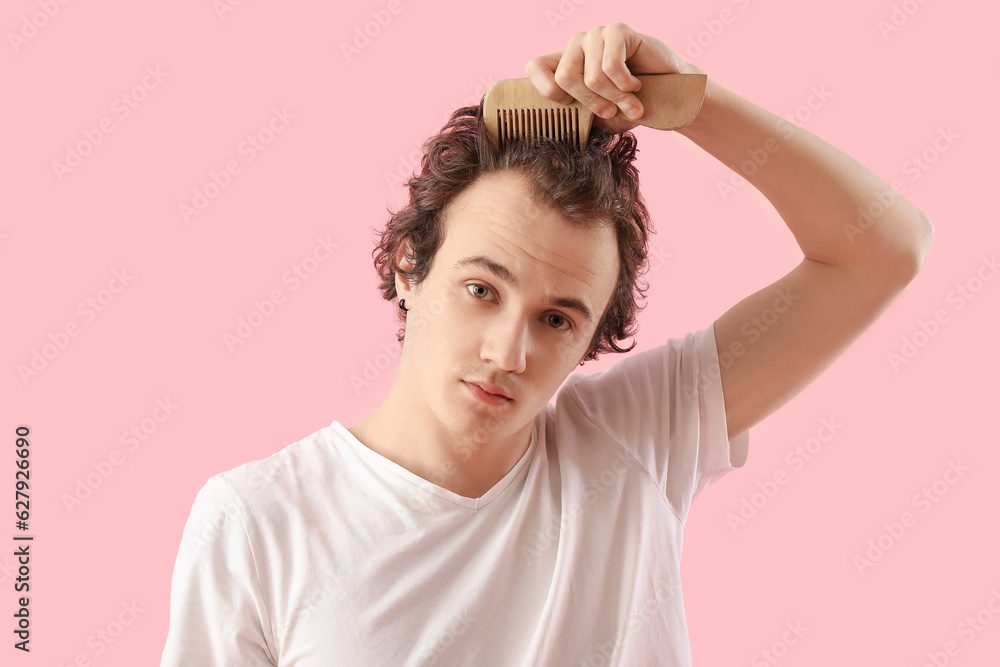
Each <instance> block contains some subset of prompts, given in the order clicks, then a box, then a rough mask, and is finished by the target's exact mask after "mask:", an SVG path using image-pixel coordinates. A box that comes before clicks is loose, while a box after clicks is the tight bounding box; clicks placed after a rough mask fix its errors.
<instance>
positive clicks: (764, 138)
mask: <svg viewBox="0 0 1000 667" xmlns="http://www.w3.org/2000/svg"><path fill="white" fill-rule="evenodd" d="M677 132H678V133H680V134H683V135H684V136H686V137H687V138H688V139H690V140H691V141H693V142H694V143H695V144H697V145H698V146H700V147H701V148H703V149H704V150H705V151H707V152H708V153H709V154H711V155H713V156H714V157H715V158H716V159H718V160H719V161H720V162H722V163H723V164H725V165H726V166H728V167H729V168H730V169H733V170H734V171H736V172H737V173H739V174H740V175H741V176H743V177H744V178H745V179H746V180H747V181H748V182H750V184H751V185H753V186H754V187H755V188H757V189H758V190H759V191H760V192H761V193H762V194H763V195H764V196H765V197H767V199H768V201H770V202H771V204H772V205H773V206H774V208H775V210H776V211H777V212H778V214H779V215H780V216H781V218H782V220H783V221H784V222H785V224H786V225H788V228H789V229H790V230H791V232H792V234H793V235H794V236H795V240H796V241H797V242H798V244H799V247H800V248H801V249H802V253H803V254H804V255H805V256H806V257H808V258H809V259H813V260H816V261H819V262H823V263H826V264H831V265H837V266H847V267H852V268H865V269H868V268H878V269H880V270H881V269H885V268H886V267H887V266H889V265H898V266H899V268H900V270H901V271H903V272H904V273H905V272H912V271H916V270H918V269H919V267H920V265H921V264H922V263H923V258H924V256H925V254H926V253H927V251H928V249H929V247H930V243H931V240H932V238H933V227H932V225H931V223H930V221H929V220H928V218H927V217H926V216H925V215H924V214H923V213H922V212H921V211H920V210H919V209H918V208H916V207H915V206H914V205H913V204H911V203H910V202H908V201H907V200H906V199H904V198H903V197H902V196H901V195H899V194H898V193H897V192H896V191H895V190H893V189H892V188H891V187H890V186H889V185H888V184H887V183H886V182H885V181H883V180H882V179H881V178H879V177H878V176H876V175H875V174H874V173H873V172H872V171H870V170H869V169H867V168H866V167H864V166H863V165H862V164H860V163H858V162H857V161H856V160H854V159H853V158H851V157H850V156H849V155H847V154H846V153H844V152H842V151H840V150H838V149H837V148H835V147H833V146H831V145H830V144H828V143H826V142H825V141H823V140H822V139H820V138H819V137H817V136H815V135H813V134H811V133H809V132H807V131H805V130H803V129H802V128H799V127H797V126H795V125H793V124H791V123H789V122H787V121H785V120H784V119H782V118H780V117H778V116H777V115H775V114H773V113H771V112H769V111H767V110H765V109H762V108H761V107H759V106H757V105H755V104H753V103H751V102H749V101H748V100H746V99H744V98H742V97H740V96H739V95H737V94H736V93H734V92H732V91H730V90H728V89H727V88H725V87H723V86H722V85H720V84H719V83H718V82H716V81H714V80H713V79H712V78H711V77H709V79H708V87H707V89H706V94H705V102H704V105H703V106H702V109H701V111H700V112H699V114H698V116H697V117H696V118H695V120H694V121H692V123H691V124H689V125H688V126H687V127H684V128H681V129H679V130H677Z"/></svg>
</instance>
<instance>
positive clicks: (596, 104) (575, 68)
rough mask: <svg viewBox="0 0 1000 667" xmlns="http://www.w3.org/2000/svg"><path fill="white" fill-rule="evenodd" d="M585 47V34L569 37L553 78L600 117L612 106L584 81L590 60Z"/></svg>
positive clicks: (579, 33)
mask: <svg viewBox="0 0 1000 667" xmlns="http://www.w3.org/2000/svg"><path fill="white" fill-rule="evenodd" d="M585 46H589V45H588V44H586V34H585V33H582V32H578V33H576V34H574V35H573V36H572V37H570V40H569V44H568V45H567V46H566V50H565V51H563V55H562V59H560V61H559V65H558V66H557V67H556V71H555V74H554V75H553V76H554V77H555V80H556V83H557V84H559V87H560V88H562V89H563V90H565V91H566V92H568V93H569V94H570V95H572V96H573V97H574V98H575V99H577V100H579V101H580V103H581V104H583V106H585V107H587V108H588V109H590V110H591V111H593V112H594V113H597V114H598V115H600V114H601V112H602V111H604V112H606V111H607V110H608V109H612V108H613V104H612V103H611V102H610V101H609V100H607V99H606V98H604V97H602V96H601V95H600V94H599V93H597V92H595V91H594V90H593V89H591V88H590V86H588V85H587V83H586V82H585V81H584V76H585V73H584V68H585V67H587V66H589V63H590V60H591V58H590V54H587V53H585V52H584V47H585ZM599 62H600V58H598V63H599ZM612 115H614V114H612Z"/></svg>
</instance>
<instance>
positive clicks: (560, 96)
mask: <svg viewBox="0 0 1000 667" xmlns="http://www.w3.org/2000/svg"><path fill="white" fill-rule="evenodd" d="M562 54H563V52H562V51H556V52H555V53H549V54H547V55H544V56H538V57H537V58H532V59H531V60H529V61H528V63H527V64H526V65H525V66H524V73H525V74H527V75H528V80H529V81H531V83H532V85H533V86H534V87H535V89H536V90H537V91H538V92H539V93H540V94H541V95H542V96H544V97H546V98H548V99H550V100H552V101H553V102H556V103H558V104H571V103H572V102H573V99H574V98H573V96H572V95H570V94H569V93H567V92H566V91H565V90H563V89H562V88H560V87H559V84H558V83H556V79H555V71H556V67H557V66H558V64H559V59H560V58H561V57H562Z"/></svg>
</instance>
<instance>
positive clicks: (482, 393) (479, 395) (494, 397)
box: [462, 380, 514, 405]
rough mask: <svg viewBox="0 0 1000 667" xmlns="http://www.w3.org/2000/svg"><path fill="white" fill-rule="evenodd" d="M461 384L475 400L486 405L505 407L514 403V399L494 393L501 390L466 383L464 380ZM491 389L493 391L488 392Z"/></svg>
mask: <svg viewBox="0 0 1000 667" xmlns="http://www.w3.org/2000/svg"><path fill="white" fill-rule="evenodd" d="M462 384H464V385H465V386H466V387H467V388H468V389H469V392H471V393H472V395H473V396H474V397H475V398H476V399H478V400H479V401H482V402H483V403H486V404H488V405H507V404H508V403H512V402H513V401H514V399H512V398H510V397H509V396H507V395H506V394H504V393H494V392H503V389H501V388H499V387H496V386H494V385H491V384H486V383H484V384H482V385H481V384H478V383H475V382H466V381H465V380H462ZM491 389H492V390H493V391H490V390H491Z"/></svg>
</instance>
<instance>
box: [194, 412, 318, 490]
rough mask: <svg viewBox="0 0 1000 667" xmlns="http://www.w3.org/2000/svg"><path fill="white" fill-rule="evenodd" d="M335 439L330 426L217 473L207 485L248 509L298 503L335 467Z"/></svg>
mask: <svg viewBox="0 0 1000 667" xmlns="http://www.w3.org/2000/svg"><path fill="white" fill-rule="evenodd" d="M336 437H337V435H336V433H335V432H334V431H333V429H332V428H331V427H325V428H322V429H320V430H319V431H316V432H315V433H313V434H312V435H310V436H308V437H306V438H303V439H302V440H299V441H297V442H293V443H292V444H290V445H287V446H285V447H284V448H282V449H280V450H279V451H277V452H275V453H274V454H272V455H270V456H268V457H266V458H263V459H258V460H254V461H249V462H247V463H243V464H241V465H239V466H236V467H235V468H232V469H231V470H227V471H225V472H222V473H218V474H216V475H214V476H213V477H212V478H210V479H209V484H208V485H216V486H217V487H218V488H222V489H224V490H225V491H226V492H227V493H228V495H230V496H231V497H232V498H233V499H234V500H236V501H237V502H238V503H239V504H240V505H242V506H243V507H246V508H250V509H257V510H260V509H268V508H269V507H270V506H275V505H282V504H284V503H287V502H297V501H300V500H301V495H302V493H303V492H305V491H306V490H307V489H310V488H314V487H316V486H317V485H320V482H321V481H322V478H323V476H324V475H328V474H330V471H331V469H332V468H333V467H335V466H336V457H337V448H336V446H335V443H334V442H333V440H334V438H336ZM208 485H206V486H208Z"/></svg>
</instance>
